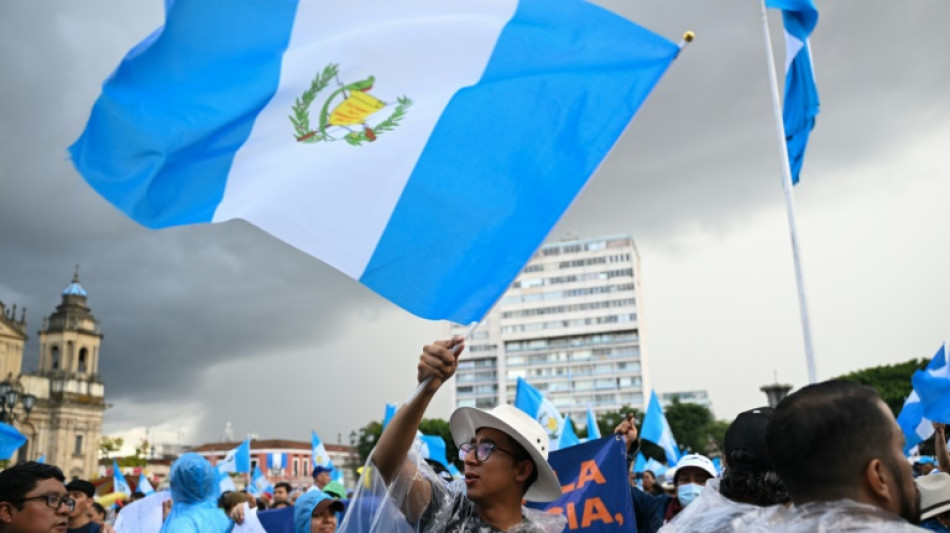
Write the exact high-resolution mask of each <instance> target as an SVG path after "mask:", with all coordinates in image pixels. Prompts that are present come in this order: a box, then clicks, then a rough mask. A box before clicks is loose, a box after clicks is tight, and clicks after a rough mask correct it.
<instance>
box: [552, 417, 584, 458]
mask: <svg viewBox="0 0 950 533" xmlns="http://www.w3.org/2000/svg"><path fill="white" fill-rule="evenodd" d="M580 443H581V439H580V438H578V437H577V433H576V432H575V431H574V424H573V423H572V422H571V417H570V416H568V415H564V431H562V432H561V438H560V440H559V441H558V445H557V449H559V450H563V449H564V448H568V447H570V446H574V445H576V444H580Z"/></svg>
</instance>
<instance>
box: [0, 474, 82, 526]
mask: <svg viewBox="0 0 950 533" xmlns="http://www.w3.org/2000/svg"><path fill="white" fill-rule="evenodd" d="M63 481H65V478H64V477H63V472H62V471H61V470H60V469H59V468H57V467H55V466H53V465H46V464H41V463H36V462H33V461H30V462H27V463H20V464H18V465H16V466H13V467H11V468H8V469H6V470H4V471H2V472H0V533H48V532H50V531H59V532H64V531H66V528H67V526H68V523H69V522H68V516H69V513H70V511H72V510H73V509H74V506H75V504H76V502H74V501H73V500H72V498H70V497H69V494H68V493H67V492H66V486H65V485H63Z"/></svg>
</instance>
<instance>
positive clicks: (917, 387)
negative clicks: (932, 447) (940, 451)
mask: <svg viewBox="0 0 950 533" xmlns="http://www.w3.org/2000/svg"><path fill="white" fill-rule="evenodd" d="M911 382H912V383H913V385H914V392H916V393H917V395H918V396H919V398H920V407H921V414H922V416H923V418H926V419H928V420H933V421H934V422H940V423H942V424H950V364H947V352H946V347H945V346H944V345H941V346H940V349H939V350H937V353H936V354H935V355H934V357H933V359H931V361H930V364H928V365H927V368H926V369H924V370H918V371H916V372H914V376H913V377H912V378H911ZM905 407H906V405H905ZM923 418H922V419H921V423H923ZM930 433H931V434H932V433H933V426H932V425H931V428H930ZM905 435H906V432H905ZM906 438H907V440H908V442H910V441H911V440H912V438H911V437H909V436H908V437H906ZM927 438H929V435H928V437H927Z"/></svg>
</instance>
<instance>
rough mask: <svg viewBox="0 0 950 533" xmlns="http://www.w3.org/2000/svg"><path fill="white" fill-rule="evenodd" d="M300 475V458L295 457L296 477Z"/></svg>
mask: <svg viewBox="0 0 950 533" xmlns="http://www.w3.org/2000/svg"><path fill="white" fill-rule="evenodd" d="M299 475H300V459H297V458H296V457H295V458H294V477H297V476H299Z"/></svg>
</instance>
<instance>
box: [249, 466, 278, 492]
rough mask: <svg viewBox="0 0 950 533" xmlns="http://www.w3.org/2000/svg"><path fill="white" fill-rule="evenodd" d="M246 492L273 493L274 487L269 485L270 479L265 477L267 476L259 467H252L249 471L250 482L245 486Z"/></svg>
mask: <svg viewBox="0 0 950 533" xmlns="http://www.w3.org/2000/svg"><path fill="white" fill-rule="evenodd" d="M247 492H249V493H250V494H253V495H254V496H261V495H263V494H264V493H266V492H269V493H273V492H274V488H273V487H272V486H271V483H270V480H268V479H267V476H265V475H264V472H262V471H261V469H260V468H258V467H256V466H255V467H254V471H253V472H252V473H251V484H250V485H248V486H247Z"/></svg>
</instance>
